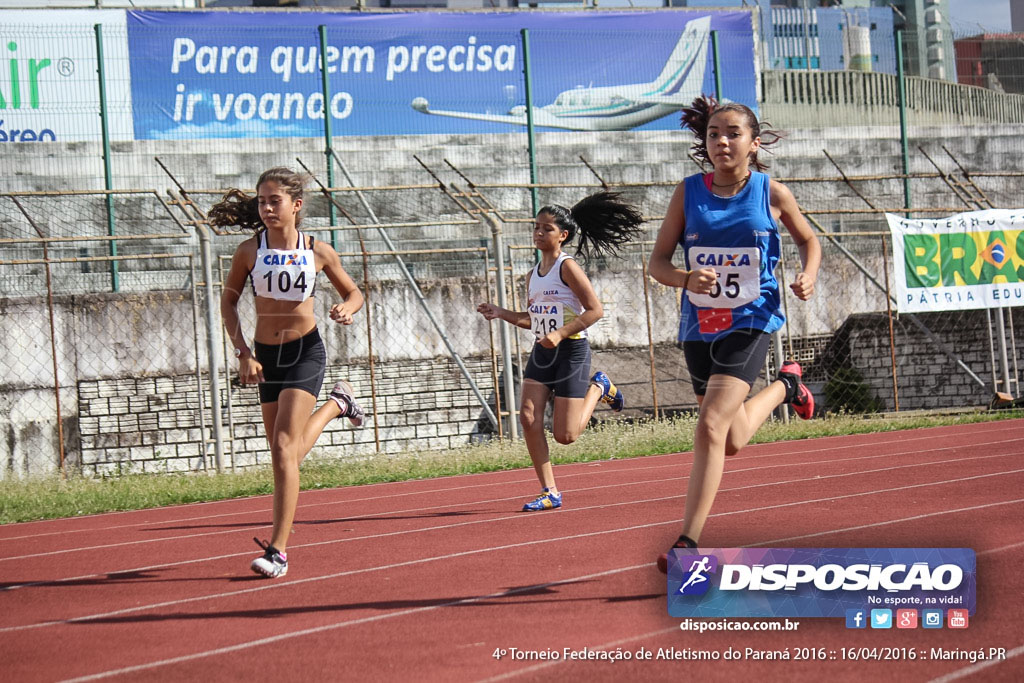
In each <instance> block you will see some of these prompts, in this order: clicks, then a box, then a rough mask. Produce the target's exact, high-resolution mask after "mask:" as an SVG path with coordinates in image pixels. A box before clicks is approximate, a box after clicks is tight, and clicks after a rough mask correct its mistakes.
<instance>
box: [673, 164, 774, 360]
mask: <svg viewBox="0 0 1024 683" xmlns="http://www.w3.org/2000/svg"><path fill="white" fill-rule="evenodd" d="M769 182H770V181H769V178H768V176H767V175H765V174H764V173H757V172H751V174H750V180H748V181H747V184H746V186H745V187H744V188H743V189H742V190H741V191H740V192H739V194H737V195H735V196H733V197H719V196H717V195H715V194H712V193H711V191H710V190H708V188H707V186H706V185H705V184H704V178H703V176H702V175H700V174H697V175H692V176H690V177H688V178H686V180H684V181H683V187H684V210H685V216H686V226H685V230H684V231H683V235H682V237H681V238H680V241H679V244H680V246H682V247H683V253H684V255H685V259H686V269H687V270H696V269H699V268H705V267H714V268H715V270H716V271H717V272H718V278H719V279H718V286H716V289H715V291H713V292H712V293H711V294H710V295H707V296H704V295H695V294H694V293H693V292H688V291H684V292H683V297H682V306H681V315H680V319H679V341H705V342H710V341H714V340H716V339H719V338H721V337H723V336H725V335H727V334H729V333H730V332H734V331H736V330H742V329H754V330H763V331H765V332H774V331H775V330H777V329H779V328H780V327H782V323H783V322H785V317H784V316H783V315H782V311H781V300H780V298H779V283H778V281H777V280H776V279H775V266H776V265H777V264H778V262H779V248H780V247H779V226H778V224H777V223H776V222H775V219H774V218H773V217H772V212H771V206H770V204H769V201H770V199H769Z"/></svg>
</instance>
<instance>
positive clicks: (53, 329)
mask: <svg viewBox="0 0 1024 683" xmlns="http://www.w3.org/2000/svg"><path fill="white" fill-rule="evenodd" d="M11 201H13V202H14V205H15V206H17V207H18V210H19V211H21V213H22V214H23V215H24V216H25V220H27V221H28V223H29V225H31V226H32V229H33V230H35V231H36V232H37V233H39V236H40V237H42V236H43V231H42V230H40V229H39V226H38V225H36V222H35V221H34V220H32V216H30V215H29V214H28V211H26V210H25V207H24V206H22V204H21V202H19V201H18V199H17V197H11ZM37 262H38V261H37ZM0 263H4V262H3V261H0ZM42 263H45V264H46V308H47V311H48V312H49V316H50V357H51V359H52V361H53V398H54V403H55V405H56V408H57V452H58V459H59V461H58V465H59V467H60V474H61V476H62V477H64V478H65V479H66V478H67V476H68V473H67V470H66V469H65V467H64V418H63V416H62V414H61V409H60V374H59V367H58V364H57V325H56V323H55V322H54V317H53V279H52V274H51V272H50V252H49V248H48V247H47V246H46V244H45V243H44V244H43V259H42Z"/></svg>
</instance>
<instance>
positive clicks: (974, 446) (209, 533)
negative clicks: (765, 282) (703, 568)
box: [0, 440, 1016, 590]
mask: <svg viewBox="0 0 1024 683" xmlns="http://www.w3.org/2000/svg"><path fill="white" fill-rule="evenodd" d="M1014 441H1015V440H1009V441H986V442H982V443H977V444H971V445H970V446H944V447H942V448H929V449H924V450H917V451H905V452H902V453H883V454H881V455H867V456H857V457H851V458H832V459H826V460H816V461H810V462H800V463H774V464H770V465H757V466H755V467H747V468H742V469H730V470H727V471H726V472H724V475H735V474H740V473H743V472H755V471H761V470H769V469H778V468H784V467H807V466H810V465H821V464H834V463H839V462H854V461H862V460H873V459H878V458H892V457H897V456H906V455H918V454H922V453H938V452H941V451H956V450H960V449H964V448H970V449H971V450H972V451H975V452H977V451H976V450H975V449H978V448H981V447H982V446H997V445H1001V444H1004V443H1008V442H1009V443H1013V442H1014ZM843 450H846V449H843ZM808 452H812V451H808ZM1008 455H1016V452H1013V453H1003V454H999V456H1008ZM988 457H991V456H989V455H981V456H968V457H964V458H956V459H952V460H945V461H935V462H933V463H929V464H939V465H941V464H943V463H944V462H960V461H965V460H983V459H986V458H988ZM732 462H735V460H733V461H732ZM912 466H914V465H908V467H912ZM646 469H661V468H660V467H658V468H644V467H641V468H636V469H635V470H632V471H642V470H646ZM827 476H834V475H827ZM676 478H678V477H672V478H669V479H665V478H662V479H658V480H654V481H662V482H663V481H671V480H672V479H676ZM815 478H819V479H820V478H824V476H823V477H815ZM650 481H651V480H648V481H646V482H641V483H650ZM631 483H634V482H626V483H625V484H609V485H602V486H590V487H583V488H580V489H576V490H577V491H590V490H594V489H600V488H609V487H618V486H623V485H628V484H631ZM724 490H728V489H722V491H724ZM439 492H447V490H446V489H441V490H440V491H439ZM517 497H518V496H509V497H505V498H494V499H490V500H484V501H474V502H471V503H452V504H449V505H448V506H440V507H465V506H469V505H479V504H481V503H488V502H502V501H506V500H512V499H514V498H517ZM369 500H372V499H369ZM349 502H353V501H339V502H337V503H319V504H317V505H334V504H342V503H346V504H347V503H349ZM299 507H304V506H299ZM433 509H439V506H433V507H424V508H412V509H411V510H407V511H406V512H412V511H419V510H433ZM257 513H258V514H260V515H266V511H265V510H259V511H253V512H252V513H246V514H257ZM389 514H395V513H394V512H375V513H367V514H365V515H357V516H353V517H345V518H344V520H339V522H340V521H349V520H356V519H360V518H363V517H381V516H385V515H389ZM299 524H301V521H300V522H299ZM269 526H270V525H262V526H258V527H245V528H241V529H238V528H233V529H222V530H220V531H207V532H203V533H197V534H181V535H175V536H161V537H159V538H145V539H139V540H135V541H121V542H119V543H108V544H105V545H87V546H79V547H76V548H61V549H59V550H50V551H45V552H39V553H28V554H24V555H8V556H6V557H0V562H9V561H13V560H25V559H31V558H34V557H48V556H52V555H60V554H63V553H73V552H81V551H87V550H104V549H109V548H120V547H124V546H130V545H138V544H147V543H159V542H162V541H178V540H186V539H192V538H203V537H206V536H217V535H223V534H234V533H246V532H250V531H253V530H259V529H266V528H268V527H269ZM0 590H2V589H0ZM8 590H9V589H8Z"/></svg>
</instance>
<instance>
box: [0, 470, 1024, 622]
mask: <svg viewBox="0 0 1024 683" xmlns="http://www.w3.org/2000/svg"><path fill="white" fill-rule="evenodd" d="M1017 471H1018V472H1021V471H1024V470H1017ZM983 476H991V475H983ZM974 478H980V477H969V478H967V479H974ZM964 480H965V479H955V480H950V481H949V482H943V483H959V482H961V481H964ZM918 486H921V485H909V486H904V487H898V488H896V489H891V491H902V490H906V489H909V488H917V487H918ZM874 493H875V492H867V493H860V494H848V495H844V496H836V497H833V498H822V499H817V500H809V501H799V502H795V503H782V504H777V505H769V506H762V507H758V508H751V509H747V510H735V511H729V512H722V513H717V514H713V515H711V517H726V516H730V515H736V514H746V513H756V512H762V511H764V510H770V509H778V508H783V507H791V506H794V505H803V504H806V503H814V502H822V501H832V500H839V499H843V498H853V497H859V496H866V495H873V494H874ZM656 500H657V499H656ZM1016 503H1024V498H1020V499H1015V500H1010V501H1001V502H998V503H989V504H982V505H976V506H970V507H965V508H959V509H956V510H941V511H937V512H934V513H929V514H922V515H915V516H913V517H907V518H903V519H901V520H898V521H910V520H918V519H924V518H928V517H935V516H940V515H944V514H951V513H954V512H967V511H973V510H980V509H985V508H989V507H997V506H1000V505H1012V504H1016ZM633 504H634V503H633V502H632V501H628V502H624V503H614V504H606V505H597V506H591V507H590V508H577V510H578V511H584V510H590V509H606V508H610V507H616V506H620V505H633ZM518 517H523V515H518ZM679 521H680V520H669V521H665V522H653V523H650V524H640V525H633V526H628V527H621V528H618V529H609V530H603V531H594V532H586V533H582V534H574V535H570V536H561V537H555V538H550V539H541V540H535V541H525V542H521V543H515V544H509V545H503V546H492V547H485V548H477V549H473V550H466V551H461V552H458V553H451V554H448V555H441V556H436V557H427V558H421V559H418V560H409V561H407V562H401V563H397V564H390V565H382V566H378V567H367V568H363V569H353V570H346V571H343V572H336V573H332V574H326V575H321V576H313V577H308V578H304V579H297V580H294V581H284V582H274V583H271V584H268V585H264V586H257V587H254V588H244V589H240V590H235V591H225V592H220V593H211V594H208V595H203V596H194V597H188V598H179V599H177V600H168V601H165V602H160V603H154V604H150V605H138V606H135V607H130V608H126V609H122V610H115V611H112V612H105V613H102V614H93V615H88V616H83V617H74V618H72V619H57V620H52V621H45V622H38V623H35V624H24V625H20V626H8V627H5V628H0V633H5V632H10V631H21V630H27V629H32V628H39V627H42V626H54V625H57V624H65V623H75V622H83V621H93V620H96V619H102V618H110V617H112V616H118V615H123V614H129V613H135V612H142V611H148V610H151V609H159V608H162V607H171V606H176V605H182V604H185V603H190V602H200V601H205V600H214V599H219V598H225V597H232V596H237V595H245V594H249V593H255V592H259V591H264V590H272V589H277V588H285V587H290V586H293V585H298V584H304V583H310V582H318V581H325V580H329V579H335V578H340V577H343V576H350V575H353V574H362V573H367V572H373V571H382V570H387V569H394V568H397V567H404V566H409V565H414V564H421V563H424V562H434V561H438V560H447V559H453V558H455V557H464V556H466V555H473V554H478V553H486V552H492V551H495V550H507V549H509V548H517V547H522V546H528V545H539V544H543V543H553V542H558V541H565V540H575V539H578V538H585V537H589V536H598V535H602V534H606V533H618V532H621V531H630V530H635V529H644V528H648V527H655V526H662V525H665V524H673V523H678V522H679ZM479 523H480V522H479V521H472V522H460V523H456V524H451V525H445V526H441V527H435V529H448V528H453V527H459V526H466V525H470V524H479ZM889 523H890V522H880V523H877V524H870V525H865V526H864V527H849V528H844V529H838V530H832V531H830V532H824V533H841V532H844V531H851V530H854V529H859V528H867V527H873V526H885V525H887V524H889ZM406 533H411V532H409V531H395V532H389V533H386V534H378V535H375V536H373V538H380V537H382V536H398V535H401V534H406ZM824 533H813V534H805V535H803V536H794V537H791V538H788V539H778V540H794V539H797V538H812V537H815V536H821V535H824ZM352 540H357V539H352ZM333 542H335V541H324V542H322V543H316V544H311V545H326V544H328V543H333ZM758 545H763V544H758ZM750 547H756V546H750Z"/></svg>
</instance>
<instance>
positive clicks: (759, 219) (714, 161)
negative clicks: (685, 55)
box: [650, 97, 821, 571]
mask: <svg viewBox="0 0 1024 683" xmlns="http://www.w3.org/2000/svg"><path fill="white" fill-rule="evenodd" d="M683 126H684V127H686V128H689V129H690V130H692V131H693V133H694V135H695V136H696V141H695V144H694V146H693V150H692V151H693V154H694V156H695V157H696V158H697V159H698V160H700V161H702V162H705V163H708V164H710V165H711V166H712V167H713V169H714V170H713V172H711V173H706V174H697V175H693V176H690V177H689V178H687V179H686V180H684V181H683V182H682V183H680V184H679V185H678V186H677V187H676V190H675V193H674V194H673V195H672V199H671V201H670V202H669V206H668V210H667V212H666V214H665V219H664V221H663V222H662V224H661V228H660V230H659V231H658V238H657V241H656V243H655V246H654V249H653V250H652V252H651V257H650V273H651V277H653V278H654V279H655V280H657V281H658V282H660V283H662V284H665V285H669V286H672V287H679V288H681V289H683V290H684V296H683V297H682V304H681V305H682V314H681V317H680V323H679V340H680V341H681V342H682V343H683V352H684V355H685V357H686V364H687V367H688V369H689V372H690V378H691V381H692V383H693V388H694V392H695V393H696V395H697V403H698V404H699V406H700V413H699V416H698V419H697V428H696V431H695V433H694V438H693V467H692V469H691V470H690V481H689V486H688V487H687V492H686V506H685V511H684V517H683V528H682V533H681V534H680V536H679V539H678V540H677V541H676V543H675V545H674V546H673V548H695V547H697V541H698V539H699V538H700V534H701V531H702V530H703V528H704V523H705V521H706V520H707V518H708V514H709V513H710V511H711V504H712V503H713V502H714V500H715V495H716V494H717V493H718V486H719V483H720V482H721V480H722V470H723V467H724V465H725V456H726V455H734V454H735V453H737V452H738V451H739V450H740V449H741V448H742V447H743V446H745V445H746V444H747V443H748V442H749V441H750V438H751V437H752V436H753V435H754V432H756V431H757V429H758V427H760V426H761V424H762V423H763V422H764V421H765V420H766V419H767V418H768V415H770V414H771V412H772V411H773V410H774V409H775V408H776V407H777V406H779V405H780V404H782V403H788V404H789V405H791V406H792V407H793V409H794V411H795V412H796V413H797V415H799V416H800V417H801V418H804V419H808V418H810V417H811V415H812V414H813V412H814V398H813V396H812V395H811V393H810V391H809V390H808V389H807V387H806V386H804V385H803V384H802V383H801V382H800V378H801V369H800V366H799V365H798V364H797V363H795V362H792V361H787V362H785V363H783V365H782V367H781V368H780V372H779V376H778V379H777V380H775V381H773V382H772V383H770V384H769V385H768V386H767V387H765V388H764V389H762V390H761V391H759V392H758V393H757V394H755V395H754V396H753V397H751V398H750V399H749V400H748V399H747V395H748V394H749V393H750V389H751V387H752V386H753V384H754V381H755V380H756V379H757V377H758V375H759V374H760V372H761V369H762V368H763V366H764V361H765V357H766V355H767V352H768V345H769V341H770V338H771V333H772V332H775V331H776V330H778V329H779V328H780V327H781V326H782V324H783V322H784V318H783V315H782V311H781V298H780V292H779V283H778V281H777V280H776V279H775V267H776V265H777V264H778V261H779V250H780V248H779V223H780V222H781V224H782V225H783V226H785V228H786V229H787V230H788V231H789V234H790V236H791V237H792V238H793V241H794V243H795V244H796V246H797V248H798V249H799V252H800V263H801V271H800V272H799V273H798V274H797V276H796V278H795V280H794V281H793V283H792V284H791V285H790V288H791V289H792V290H793V293H794V294H795V295H796V296H797V298H799V299H801V300H803V301H806V300H807V299H809V298H810V297H811V295H812V294H813V293H814V283H815V281H816V280H817V279H818V267H819V266H820V264H821V245H820V244H819V243H818V239H817V238H816V237H815V236H814V232H813V231H812V230H811V227H810V225H808V224H807V221H806V219H804V217H803V216H802V215H801V213H800V209H799V207H798V206H797V203H796V199H795V198H794V197H793V194H792V192H790V191H789V189H788V188H786V186H785V185H783V184H781V183H779V182H776V181H774V180H771V179H769V177H768V176H767V175H765V174H764V173H762V171H764V170H766V168H767V166H766V164H764V163H762V162H761V161H759V160H758V158H757V151H758V149H760V148H761V147H762V146H763V145H769V144H773V143H775V142H777V141H778V140H779V138H780V135H779V134H778V133H776V132H775V131H772V130H771V129H770V128H767V127H765V126H762V125H761V124H759V122H758V120H757V117H756V116H755V115H754V112H752V111H751V110H750V109H749V108H748V107H746V106H744V105H742V104H738V103H730V104H726V105H721V106H719V105H718V104H717V102H715V101H714V100H713V99H710V98H705V97H700V98H698V99H696V100H694V103H693V105H692V106H691V107H689V108H687V109H684V110H683ZM762 136H764V140H763V141H762ZM751 167H753V170H752V169H751ZM677 246H681V247H682V252H683V255H682V257H683V263H684V266H685V267H682V268H679V267H676V266H675V265H673V263H672V256H673V254H674V253H675V251H676V247H677ZM667 565H668V556H667V554H663V555H661V556H660V557H659V558H658V567H659V569H661V570H662V571H666V569H667Z"/></svg>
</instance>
